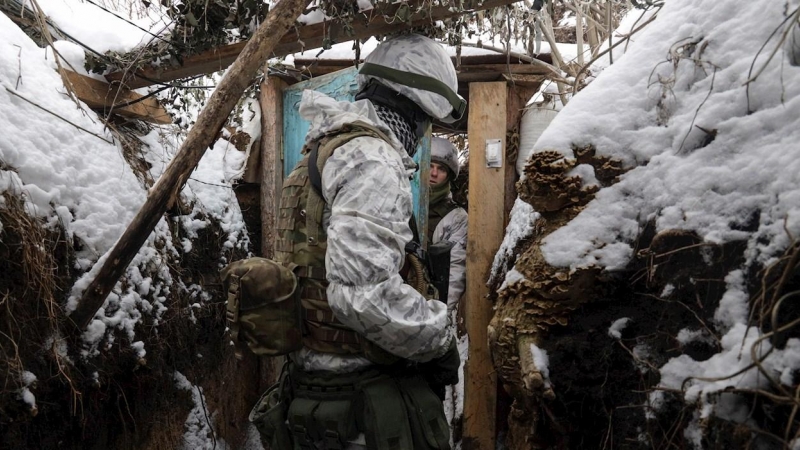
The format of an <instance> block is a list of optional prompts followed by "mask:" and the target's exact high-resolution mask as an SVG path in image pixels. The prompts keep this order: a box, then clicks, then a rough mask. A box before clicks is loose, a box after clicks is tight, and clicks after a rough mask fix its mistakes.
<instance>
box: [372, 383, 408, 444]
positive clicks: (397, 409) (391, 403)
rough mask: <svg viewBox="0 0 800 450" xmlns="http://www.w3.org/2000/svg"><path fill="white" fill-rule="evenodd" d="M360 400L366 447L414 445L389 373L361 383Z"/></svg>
mask: <svg viewBox="0 0 800 450" xmlns="http://www.w3.org/2000/svg"><path fill="white" fill-rule="evenodd" d="M361 393H362V400H363V402H364V408H363V414H364V415H363V418H362V420H361V422H362V426H363V428H364V435H365V437H366V441H367V447H368V448H370V449H376V450H406V449H412V448H416V447H415V446H414V445H413V443H412V437H411V429H410V428H409V425H408V420H407V419H406V406H405V403H404V402H403V397H402V395H401V394H400V390H399V389H398V387H397V383H396V382H395V380H394V379H392V378H390V377H389V376H383V377H379V378H377V379H375V380H370V381H368V382H366V383H363V384H362V385H361Z"/></svg>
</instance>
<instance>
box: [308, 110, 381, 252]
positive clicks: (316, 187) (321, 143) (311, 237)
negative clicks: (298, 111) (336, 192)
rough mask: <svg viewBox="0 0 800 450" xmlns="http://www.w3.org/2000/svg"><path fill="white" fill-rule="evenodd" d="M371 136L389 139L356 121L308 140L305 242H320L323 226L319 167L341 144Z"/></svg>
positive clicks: (322, 167)
mask: <svg viewBox="0 0 800 450" xmlns="http://www.w3.org/2000/svg"><path fill="white" fill-rule="evenodd" d="M364 136H372V137H375V138H378V139H382V140H384V141H386V142H389V138H388V137H387V136H386V135H385V134H384V133H383V132H382V131H380V130H379V129H377V128H375V127H374V126H372V125H370V124H367V123H365V122H361V121H356V122H353V123H352V124H349V125H347V126H345V127H343V128H341V129H339V130H336V131H334V132H333V133H330V134H327V135H324V136H322V137H320V138H319V139H316V140H315V141H313V142H311V143H309V144H308V145H307V146H306V148H307V149H308V181H309V182H310V183H311V187H312V189H311V190H310V191H309V193H308V198H307V199H306V233H307V236H308V245H311V246H315V245H317V244H318V243H319V237H320V230H321V229H322V213H323V211H324V209H325V197H324V196H323V195H322V170H323V169H324V167H325V163H326V162H327V161H328V158H330V157H331V155H333V152H334V151H336V149H337V148H339V147H341V146H342V145H344V144H346V143H348V142H350V141H352V140H353V139H355V138H358V137H364Z"/></svg>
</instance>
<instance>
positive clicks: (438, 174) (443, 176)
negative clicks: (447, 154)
mask: <svg viewBox="0 0 800 450" xmlns="http://www.w3.org/2000/svg"><path fill="white" fill-rule="evenodd" d="M445 181H447V168H446V167H445V166H443V165H441V164H439V163H435V162H432V163H431V177H430V180H429V181H428V184H430V185H431V186H438V185H440V184H442V183H444V182H445Z"/></svg>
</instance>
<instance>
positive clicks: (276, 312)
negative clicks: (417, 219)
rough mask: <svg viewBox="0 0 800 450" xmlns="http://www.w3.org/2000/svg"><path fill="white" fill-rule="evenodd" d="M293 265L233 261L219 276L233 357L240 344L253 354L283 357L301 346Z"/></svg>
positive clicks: (257, 261) (271, 262) (262, 261)
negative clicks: (225, 293)
mask: <svg viewBox="0 0 800 450" xmlns="http://www.w3.org/2000/svg"><path fill="white" fill-rule="evenodd" d="M295 268H296V266H295V265H294V264H291V263H288V264H282V263H278V262H275V261H272V260H270V259H266V258H249V259H244V260H240V261H234V262H232V263H230V264H229V265H228V266H227V267H225V268H224V269H222V271H221V272H220V276H221V278H222V283H223V286H224V288H225V291H226V292H227V293H228V304H227V309H226V319H227V324H228V330H229V333H230V337H231V340H232V341H233V343H234V344H236V346H237V347H236V356H237V358H240V359H241V357H242V354H241V350H240V347H239V346H240V344H242V343H246V344H247V347H248V348H249V349H250V351H252V352H253V353H255V354H256V355H267V356H276V355H286V354H288V353H291V352H293V351H297V350H299V349H300V348H302V346H303V330H302V323H301V320H300V313H301V309H300V302H299V299H298V298H297V277H296V276H295V274H294V273H293V270H294V269H295Z"/></svg>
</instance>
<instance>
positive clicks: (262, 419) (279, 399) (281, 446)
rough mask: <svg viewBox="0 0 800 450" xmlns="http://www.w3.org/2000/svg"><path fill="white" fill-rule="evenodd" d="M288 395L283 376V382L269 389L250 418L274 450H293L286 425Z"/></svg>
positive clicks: (257, 403) (251, 412)
mask: <svg viewBox="0 0 800 450" xmlns="http://www.w3.org/2000/svg"><path fill="white" fill-rule="evenodd" d="M286 394H287V391H286V378H285V377H283V376H282V377H281V381H279V382H278V383H276V384H275V385H273V386H272V387H270V388H269V389H267V391H266V392H265V393H264V394H263V395H262V396H261V398H260V399H259V400H258V402H256V405H255V406H254V407H253V409H252V410H251V411H250V416H249V417H248V419H249V420H250V422H251V423H252V424H253V425H255V427H256V429H257V430H258V432H259V433H260V434H261V436H262V439H263V441H264V442H268V443H269V448H270V449H272V450H291V449H292V439H291V436H290V435H289V428H288V427H287V425H286V413H287V411H286V410H287V407H288V404H289V399H288V398H286Z"/></svg>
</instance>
